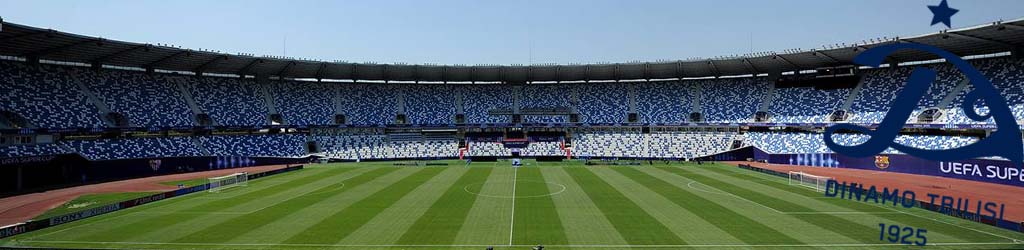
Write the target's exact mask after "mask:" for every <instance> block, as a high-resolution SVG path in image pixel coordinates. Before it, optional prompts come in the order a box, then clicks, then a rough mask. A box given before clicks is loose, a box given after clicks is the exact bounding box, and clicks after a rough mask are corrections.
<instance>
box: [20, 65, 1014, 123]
mask: <svg viewBox="0 0 1024 250" xmlns="http://www.w3.org/2000/svg"><path fill="white" fill-rule="evenodd" d="M971 63H972V64H975V65H977V66H978V68H979V69H980V70H981V71H982V72H983V74H985V75H986V76H987V77H988V78H989V79H990V80H992V82H993V84H994V85H995V87H996V88H997V89H998V90H999V91H1000V93H1001V94H1002V95H1003V96H1004V97H1005V98H1006V99H1007V101H1008V103H1009V105H1010V106H1011V110H1012V112H1013V114H1014V116H1015V118H1016V119H1018V120H1024V85H1022V84H1021V83H1022V82H1024V60H1021V59H1015V58H1010V57H1001V58H988V59H979V60H973V61H971ZM918 66H919V65H913V66H901V67H897V68H882V69H872V70H867V71H865V72H866V73H865V75H864V78H863V86H862V88H861V91H860V93H858V94H857V97H856V98H855V99H853V103H852V106H851V108H850V110H849V112H848V114H849V117H850V119H849V120H848V121H850V122H854V123H877V122H880V121H881V120H882V118H883V117H884V115H885V113H886V112H887V111H888V109H889V105H891V103H892V100H893V98H894V97H895V96H896V95H897V94H898V93H899V92H900V91H901V90H902V87H903V85H904V81H905V79H906V78H907V77H908V76H909V75H910V72H911V71H912V69H913V68H914V67H918ZM922 67H928V68H932V69H935V70H936V71H937V72H938V77H939V80H937V81H936V82H935V83H933V84H931V85H930V87H929V89H928V92H927V93H926V94H925V95H926V98H924V99H922V100H921V101H920V102H919V103H918V105H917V106H916V107H917V110H916V111H914V114H912V116H911V117H910V118H909V120H910V121H911V122H913V121H916V118H917V114H919V113H920V112H922V111H923V110H925V109H927V108H939V109H947V110H946V111H947V112H946V114H945V118H940V119H939V120H938V121H937V122H938V123H945V124H949V125H956V124H976V123H991V121H981V122H979V121H971V120H969V119H967V118H966V117H965V116H964V115H963V112H962V111H961V109H960V108H959V106H960V100H962V98H963V93H964V92H965V91H961V92H957V93H953V92H954V91H953V90H955V89H956V86H957V85H958V84H960V83H961V82H962V80H963V77H962V76H961V74H960V73H959V72H957V71H956V70H955V69H953V68H952V67H951V66H949V65H946V64H926V65H923V66H922ZM255 82H256V81H254V80H251V79H245V80H241V79H237V78H225V77H214V76H205V77H195V76H173V75H168V74H163V73H158V74H154V75H151V74H146V73H141V72H134V71H125V70H113V69H104V70H101V71H93V70H92V69H87V68H83V67H75V66H58V65H51V64H47V63H43V64H40V65H37V66H29V65H28V64H25V63H22V62H15V61H2V62H0V110H2V111H10V112H13V113H16V114H18V115H20V116H23V117H24V118H25V120H26V121H27V122H29V123H30V124H33V125H36V126H38V127H42V128H102V127H106V126H107V125H106V123H105V122H104V120H103V119H102V117H104V115H105V114H100V111H99V110H100V109H101V108H102V107H103V106H106V107H109V108H110V110H111V111H112V112H117V113H121V114H123V115H124V116H125V117H126V118H127V120H128V121H129V123H130V125H135V126H142V127H157V126H168V127H169V126H189V125H195V122H194V121H193V117H192V115H193V114H192V110H191V108H190V107H189V104H188V102H186V101H185V99H186V98H185V96H186V95H185V93H181V89H179V88H178V87H179V86H177V85H176V84H180V85H181V86H182V87H184V89H185V90H186V91H187V95H188V96H191V97H193V99H194V100H195V102H196V108H197V109H198V111H199V112H203V113H207V114H209V116H210V117H211V119H212V120H213V121H214V123H215V125H225V126H254V125H267V124H269V122H270V119H268V118H269V117H268V115H269V106H268V103H266V102H267V100H273V102H274V103H272V104H273V105H274V106H275V107H276V108H277V111H278V112H279V113H280V114H281V115H282V116H283V118H284V120H285V121H286V122H287V123H289V124H292V125H331V124H333V123H334V115H335V114H336V113H340V114H344V115H345V117H346V121H347V123H349V124H353V125H370V126H383V125H389V124H394V123H395V121H396V115H397V114H398V112H399V110H400V109H401V110H404V114H405V115H406V118H407V119H406V120H407V122H408V123H411V124H452V123H454V117H455V114H456V113H457V111H458V110H459V109H460V107H459V106H460V105H461V109H462V111H463V113H464V114H465V118H466V119H465V121H466V122H467V123H509V122H511V120H510V116H507V115H501V116H491V115H487V111H488V110H491V109H497V108H503V109H511V108H513V96H518V99H519V101H518V105H519V107H520V108H522V109H528V108H555V107H563V108H568V109H570V110H574V111H576V112H578V113H579V118H580V119H579V121H580V122H583V123H620V122H625V121H626V117H627V114H628V112H629V110H630V104H629V103H630V96H632V98H635V103H636V107H635V108H636V112H637V114H638V115H639V120H640V121H641V122H645V123H680V122H684V121H686V120H687V119H688V117H689V114H690V113H692V112H700V113H702V114H703V117H704V121H708V122H745V121H751V120H752V119H753V116H754V113H755V112H756V111H757V110H758V108H759V107H760V106H761V104H762V103H763V101H764V100H765V97H766V96H765V95H766V93H769V91H767V90H768V80H767V79H766V78H721V79H703V80H684V81H682V82H677V81H671V82H669V81H666V82H650V83H646V82H643V83H635V82H629V83H625V82H622V83H572V84H528V85H525V86H511V85H498V84H495V85H469V84H466V85H438V84H422V85H414V84H379V83H358V84H357V83H317V82H306V81H286V82H274V81H271V82H268V83H267V84H264V85H260V84H256V83H255ZM79 85H82V86H81V87H82V88H85V89H87V90H89V92H91V93H92V94H94V95H95V97H96V98H95V100H96V101H97V102H98V103H93V102H92V101H91V100H93V99H92V98H91V97H90V96H89V94H88V93H82V92H81V90H80V87H79ZM264 86H266V87H268V88H269V89H267V90H264V89H262V88H263V87H264ZM629 89H632V90H633V91H632V92H633V93H634V94H633V95H629V92H630V91H629ZM971 89H972V88H971V87H970V85H968V89H967V90H968V91H969V90H971ZM698 90H699V91H700V94H699V95H698V94H697V91H698ZM850 91H851V90H849V89H839V90H820V89H811V88H780V89H776V90H775V91H774V92H773V93H774V96H773V98H772V101H771V102H770V105H768V107H767V108H768V111H769V113H770V114H771V116H772V118H771V120H770V121H774V122H786V123H803V122H826V121H828V120H829V119H828V118H829V116H828V114H830V113H831V112H832V111H834V110H837V109H839V108H841V107H840V105H841V104H842V103H843V101H845V99H846V97H848V96H849V95H850ZM267 93H269V95H270V96H264V95H265V94H267ZM951 95H952V96H951ZM947 96H950V98H951V100H952V103H950V104H949V105H941V104H942V101H943V100H945V99H946V97H947ZM399 97H401V100H402V102H401V103H400V102H399V99H400V98H399ZM460 97H461V98H460ZM460 99H461V103H459V101H458V100H460ZM335 100H337V101H338V102H337V103H336V101H335ZM695 101H699V103H694V102H695ZM97 104H102V105H99V106H100V107H97ZM336 104H337V105H336ZM399 105H402V107H401V108H399ZM695 106H700V108H699V110H691V109H692V108H693V107H695ZM938 106H944V107H938ZM976 108H977V109H979V110H982V113H985V112H986V108H985V107H984V106H983V103H978V105H976ZM336 109H337V110H336ZM568 117H569V116H568V115H526V116H523V119H522V121H523V122H526V123H565V122H568V121H569V119H568Z"/></svg>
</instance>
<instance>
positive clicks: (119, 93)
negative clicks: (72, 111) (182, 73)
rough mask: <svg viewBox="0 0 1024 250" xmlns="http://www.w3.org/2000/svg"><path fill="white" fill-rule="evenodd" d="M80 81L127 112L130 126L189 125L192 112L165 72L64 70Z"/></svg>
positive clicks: (112, 108)
mask: <svg viewBox="0 0 1024 250" xmlns="http://www.w3.org/2000/svg"><path fill="white" fill-rule="evenodd" d="M68 71H69V72H73V73H74V75H73V76H74V77H73V78H74V79H77V80H79V81H83V82H84V83H86V86H87V87H88V88H89V89H90V90H91V91H92V92H94V93H102V94H100V95H97V97H98V98H99V99H100V100H101V101H103V102H104V103H105V104H106V105H107V106H108V107H110V110H111V111H113V112H118V113H121V114H124V115H125V116H127V118H128V121H129V122H130V124H131V125H133V126H139V127H161V126H163V127H174V126H193V125H195V123H194V122H192V118H191V115H192V112H191V111H190V110H189V109H188V106H187V105H186V104H185V101H184V99H183V98H182V97H181V93H180V92H178V90H177V89H176V88H175V87H174V86H175V85H174V83H172V82H171V81H170V80H169V78H170V77H167V76H163V75H147V74H145V73H141V72H129V71H121V70H104V71H101V72H94V71H92V70H82V69H75V70H68Z"/></svg>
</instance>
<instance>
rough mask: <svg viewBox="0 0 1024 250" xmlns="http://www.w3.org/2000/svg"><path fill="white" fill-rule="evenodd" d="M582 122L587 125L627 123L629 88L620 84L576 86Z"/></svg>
mask: <svg viewBox="0 0 1024 250" xmlns="http://www.w3.org/2000/svg"><path fill="white" fill-rule="evenodd" d="M574 86H576V90H577V93H579V98H580V103H579V110H578V111H579V113H580V114H581V115H580V121H581V122H585V123H622V122H626V115H627V113H628V112H629V103H628V100H627V98H628V96H629V94H628V91H629V90H628V88H627V87H626V85H624V84H620V83H593V84H576V85H574Z"/></svg>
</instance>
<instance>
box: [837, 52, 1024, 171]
mask: <svg viewBox="0 0 1024 250" xmlns="http://www.w3.org/2000/svg"><path fill="white" fill-rule="evenodd" d="M901 49H914V50H921V51H926V52H929V53H932V54H935V55H938V56H939V57H942V58H943V59H946V61H947V62H949V63H951V64H953V66H955V67H956V68H957V69H958V70H960V72H961V73H963V74H964V75H965V76H967V79H968V80H970V81H971V84H972V85H973V86H974V90H973V91H971V92H968V93H967V94H966V95H964V100H963V103H961V104H960V105H961V108H962V109H963V110H964V114H965V115H967V117H968V118H970V119H972V120H975V121H985V120H987V119H989V118H993V119H994V120H995V122H996V126H997V128H998V130H996V131H995V132H993V133H992V134H990V135H989V137H987V138H985V139H983V140H980V141H977V142H975V143H973V144H971V145H967V146H964V147H960V148H953V149H943V150H928V149H919V148H914V147H908V146H905V145H901V144H898V143H894V142H893V140H894V139H896V136H897V135H899V132H900V129H902V128H903V126H904V125H906V123H907V118H909V117H910V114H911V113H912V112H913V111H914V108H915V107H917V103H918V101H920V100H921V97H922V96H924V93H925V92H926V91H927V90H928V87H929V86H930V85H931V83H932V81H934V80H935V76H936V73H935V71H934V70H931V69H927V68H921V67H918V68H914V71H913V73H911V74H910V78H909V79H908V80H907V84H906V86H904V87H903V90H902V91H900V93H899V94H898V95H897V96H896V98H895V99H894V100H893V104H892V108H890V109H889V112H887V113H886V115H885V118H884V119H882V123H880V124H878V128H877V129H875V130H873V131H872V130H871V129H869V128H866V127H861V126H857V125H853V124H836V125H833V126H830V127H828V128H826V129H825V145H827V146H828V148H829V149H831V150H832V151H835V152H836V153H840V154H843V155H847V156H850V157H868V156H874V155H877V154H879V153H881V152H882V151H884V150H885V149H886V148H888V147H892V148H894V149H896V150H899V151H900V152H903V153H906V154H908V155H912V156H916V157H919V158H923V159H928V160H933V161H959V160H964V159H970V158H975V157H983V156H1000V157H1003V158H1006V159H1009V160H1010V161H1011V162H1013V163H1014V164H1015V165H1017V166H1021V163H1022V162H1024V143H1022V142H1021V132H1020V126H1018V125H1017V121H1016V120H1015V118H1014V117H1013V113H1011V112H1010V107H1009V105H1007V104H1006V100H1005V99H1003V97H1002V96H1000V95H999V92H997V91H996V89H995V87H993V86H992V83H991V82H989V80H988V79H985V77H984V76H982V75H981V72H978V70H977V69H975V68H974V67H973V66H971V65H970V64H968V63H967V62H966V61H964V60H963V59H961V58H960V57H958V56H956V55H954V54H952V53H949V52H947V51H945V50H942V49H939V48H936V47H932V46H928V45H923V44H914V43H898V44H889V45H882V46H878V47H875V48H871V49H869V50H866V51H864V52H863V53H861V54H860V55H857V57H856V58H854V60H853V62H854V63H857V64H860V65H864V66H870V67H878V66H879V65H881V64H882V61H884V60H885V57H886V56H888V55H890V54H892V53H894V52H896V51H897V50H901ZM979 100H985V104H986V105H988V108H989V113H988V114H984V115H980V114H978V113H977V112H976V111H975V110H974V108H973V106H974V103H976V102H977V101H979ZM838 130H852V131H857V132H860V133H863V134H866V135H869V136H871V138H870V139H868V141H867V142H864V143H863V144H860V145H854V146H842V145H839V144H836V142H835V141H834V140H833V139H832V134H834V133H835V132H836V131H838Z"/></svg>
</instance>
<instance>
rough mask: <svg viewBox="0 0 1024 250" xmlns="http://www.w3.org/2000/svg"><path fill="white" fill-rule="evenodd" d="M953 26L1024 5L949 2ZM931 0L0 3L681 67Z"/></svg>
mask: <svg viewBox="0 0 1024 250" xmlns="http://www.w3.org/2000/svg"><path fill="white" fill-rule="evenodd" d="M948 1H949V6H950V7H952V8H955V9H959V10H960V12H959V13H957V14H956V15H954V16H953V18H952V24H953V27H954V28H959V27H967V26H974V25H979V24H986V23H990V22H993V21H997V20H1014V19H1018V18H1021V17H1024V0H948ZM939 2H940V1H939V0H847V1H839V0H772V1H769V0H571V1H559V0H506V1H499V0H362V1H313V0H289V1H263V0H217V1H209V0H205V1H203V0H175V1H164V0H90V1H71V0H61V1H58V0H20V1H13V0H0V17H2V18H3V19H4V21H7V22H13V23H18V24H24V25H30V26H36V27H43V28H52V29H56V30H60V31H64V32H71V33H76V34H83V35H90V36H99V37H103V38H107V39H115V40H123V41H131V42H141V43H152V44H157V43H162V44H172V45H176V46H181V47H184V48H191V49H200V48H201V49H207V50H216V51H221V52H225V53H231V54H234V53H250V54H255V55H273V56H289V57H296V58H309V59H314V60H323V61H335V60H340V61H348V62H376V63H411V64H463V65H477V64H500V65H512V64H547V63H557V64H569V63H609V62H611V63H615V62H635V61H658V60H681V59H684V60H685V59H691V58H712V57H715V56H729V55H741V54H745V53H749V52H763V51H783V50H786V49H794V48H803V49H811V48H821V47H822V45H830V44H837V43H847V44H850V43H855V42H861V41H863V40H867V39H871V38H880V37H896V36H902V37H907V36H916V35H921V34H926V33H933V32H938V31H941V30H943V29H946V27H945V26H944V25H942V24H937V25H934V26H932V25H930V22H931V18H932V14H931V12H930V11H929V10H928V8H927V6H928V5H938V3H939Z"/></svg>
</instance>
